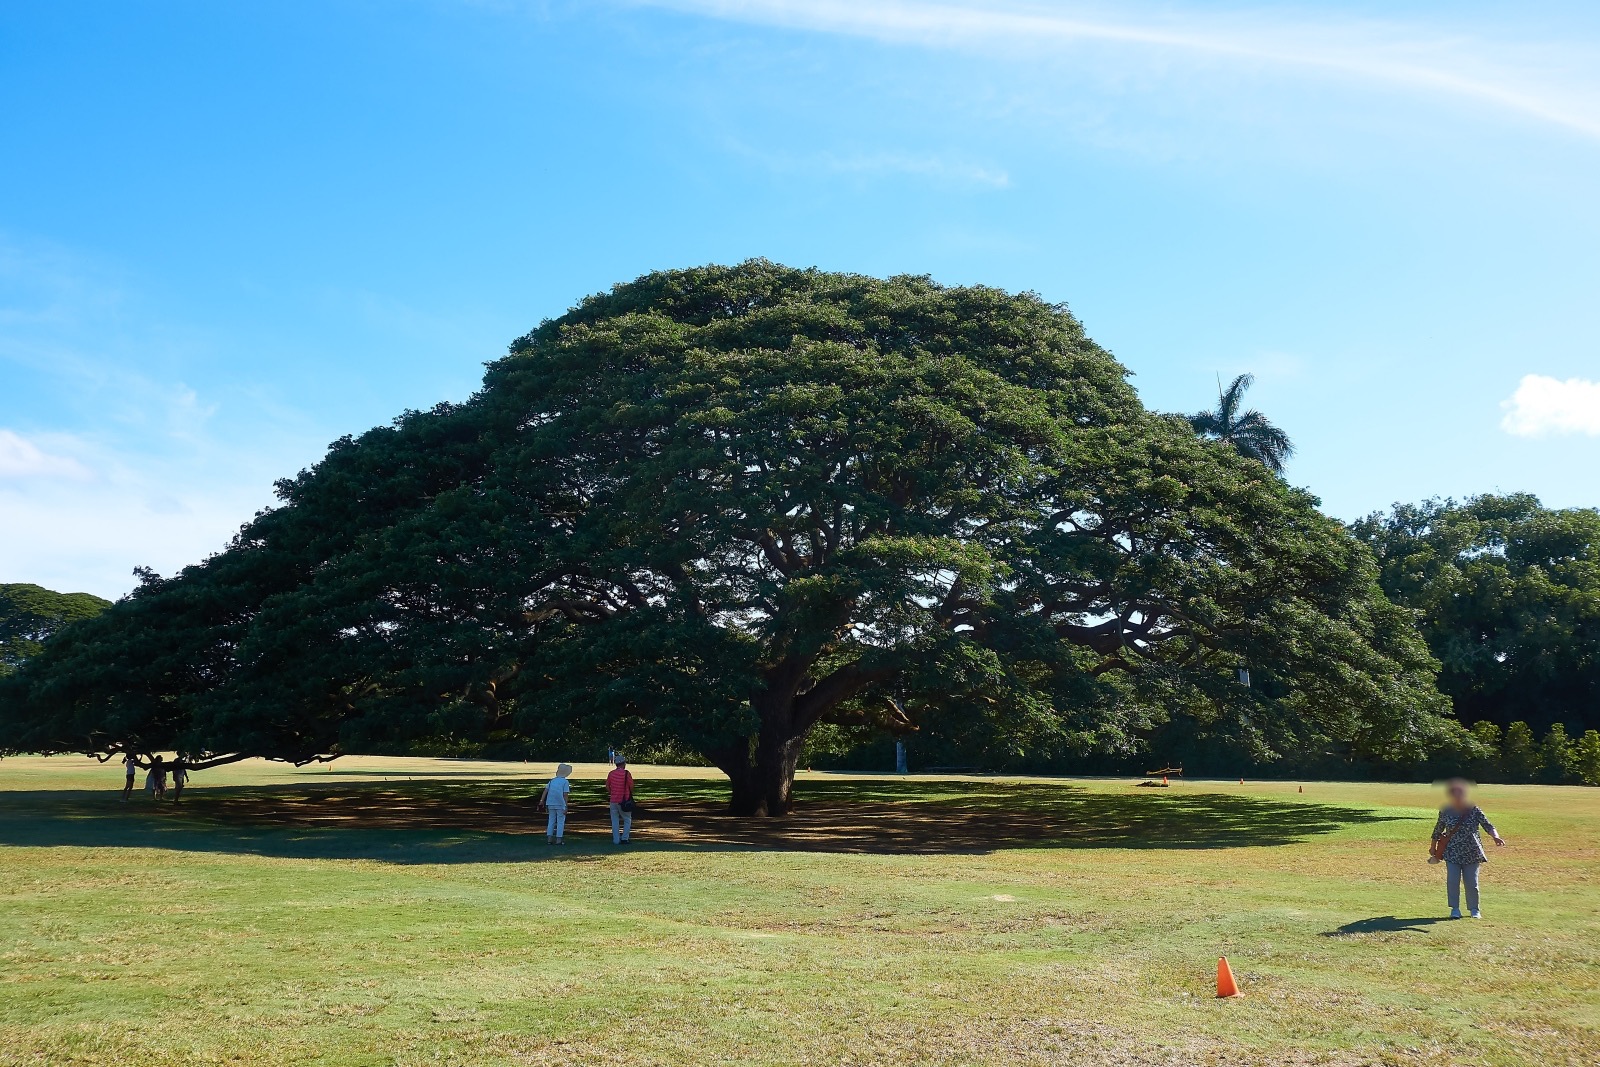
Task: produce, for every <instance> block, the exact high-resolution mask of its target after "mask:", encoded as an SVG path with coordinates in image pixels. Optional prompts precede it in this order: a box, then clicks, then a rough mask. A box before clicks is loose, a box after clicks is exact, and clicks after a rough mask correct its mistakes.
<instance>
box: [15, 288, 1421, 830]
mask: <svg viewBox="0 0 1600 1067" xmlns="http://www.w3.org/2000/svg"><path fill="white" fill-rule="evenodd" d="M279 495H280V497H281V500H282V505H281V506H280V507H278V508H276V509H275V510H272V511H270V512H268V513H265V514H263V515H261V516H260V517H259V518H257V519H256V520H255V521H254V522H252V523H251V524H250V525H249V526H247V527H246V528H245V529H244V530H242V531H241V532H240V534H239V536H238V537H237V539H236V540H235V541H234V543H233V544H232V545H231V546H230V547H229V548H228V550H227V551H225V552H223V553H221V554H219V555H218V556H216V557H214V558H213V559H211V560H209V561H207V562H206V563H204V564H201V565H199V566H195V567H190V568H188V569H186V570H185V571H184V572H183V573H182V574H180V575H178V576H177V577H175V578H171V579H162V578H158V577H156V576H154V575H146V576H145V579H144V581H143V584H142V585H141V587H140V588H139V589H138V590H137V591H136V592H135V593H134V594H133V595H132V596H130V597H129V598H128V599H127V600H126V601H124V602H123V603H121V604H119V605H118V606H117V607H116V608H115V609H114V610H113V611H111V612H109V613H107V615H106V616H104V617H103V618H101V619H99V620H96V621H95V622H94V623H92V624H89V625H87V626H85V627H82V628H79V629H76V630H74V631H72V632H70V633H69V634H67V635H63V639H62V640H60V641H57V642H54V643H52V645H51V646H50V647H49V648H48V649H47V650H46V652H45V654H44V655H43V656H41V657H40V658H39V659H38V660H37V661H36V663H35V664H33V665H32V666H30V668H29V670H27V671H26V672H24V674H23V676H22V677H21V680H20V682H19V684H18V685H16V686H14V687H13V693H14V696H13V699H11V700H10V701H9V702H8V703H7V709H8V710H7V711H6V712H5V717H4V718H3V719H0V746H3V747H4V748H7V749H10V750H13V751H15V750H18V749H50V748H58V749H59V748H73V749H79V750H83V751H103V750H106V749H107V748H109V747H114V746H118V745H124V744H126V745H135V746H140V747H145V748H148V747H150V746H156V745H160V746H163V747H177V748H179V749H181V750H183V751H185V752H187V753H190V754H191V755H196V756H200V757H206V756H211V757H221V758H226V757H227V756H231V755H237V754H263V755H270V756H275V757H280V758H289V759H296V760H305V759H311V758H314V757H316V756H318V755H322V754H331V753H339V752H347V751H373V750H379V751H381V750H384V749H386V748H388V749H393V748H399V747H403V746H406V745H409V744H412V743H415V742H417V741H418V740H428V741H429V742H430V743H433V744H438V743H440V742H443V741H449V740H451V739H454V740H456V741H460V740H462V739H467V740H471V739H478V740H483V739H489V738H494V737H520V738H533V739H548V740H551V741H555V740H560V739H568V738H572V737H574V736H598V735H600V734H602V733H606V734H608V735H609V736H617V735H618V734H621V735H623V736H624V737H627V738H630V739H633V740H637V741H639V742H641V743H669V742H670V743H675V744H681V745H683V746H685V747H688V748H691V749H694V750H695V751H698V752H700V753H702V754H704V755H705V756H706V757H707V758H708V759H710V760H711V761H712V762H714V763H715V764H716V765H717V766H719V767H721V768H722V769H723V770H724V771H726V772H727V773H728V775H729V776H730V778H731V779H732V782H733V803H734V806H735V808H736V809H738V810H742V811H748V812H768V813H778V812H782V811H785V810H787V807H788V804H789V788H790V783H791V781H792V778H793V774H794V770H795V765H796V762H797V761H798V759H799V758H800V755H801V751H802V745H803V742H804V739H805V738H806V736H807V735H808V733H809V732H810V731H811V730H812V729H813V728H814V727H816V726H817V725H819V724H822V723H830V724H835V725H842V726H844V727H848V726H850V725H851V724H856V725H861V724H868V725H873V726H876V727H878V728H881V729H887V730H890V731H910V730H914V729H916V728H918V727H919V726H921V725H923V724H932V723H936V722H939V721H941V720H945V721H954V720H960V721H966V722H969V723H970V724H971V728H972V729H975V730H986V731H988V732H989V733H991V734H1003V735H1004V736H1005V737H1006V738H1008V743H1011V744H1026V743H1029V741H1028V739H1029V738H1034V737H1046V738H1050V739H1053V740H1054V741H1056V742H1062V741H1065V742H1068V743H1070V744H1072V745H1075V746H1077V747H1079V748H1080V749H1091V748H1096V747H1098V748H1102V749H1105V748H1118V747H1122V748H1128V747H1132V746H1134V745H1136V744H1137V743H1138V742H1139V740H1140V739H1141V738H1143V737H1145V736H1148V735H1149V734H1150V733H1151V732H1152V731H1156V730H1161V729H1166V728H1171V727H1173V725H1174V724H1180V725H1179V727H1178V728H1180V729H1182V730H1184V731H1187V732H1188V733H1190V734H1196V735H1207V736H1210V735H1214V734H1220V735H1226V736H1227V737H1229V738H1231V739H1233V740H1234V742H1235V743H1237V744H1240V745H1243V746H1245V747H1247V748H1248V749H1249V750H1250V751H1252V752H1255V753H1257V754H1262V755H1265V754H1270V753H1272V752H1275V751H1276V752H1282V751H1290V750H1300V749H1306V748H1311V749H1317V750H1321V749H1327V748H1337V749H1339V750H1341V751H1347V752H1353V753H1378V752H1385V753H1389V752H1406V753H1420V752H1421V751H1422V750H1424V749H1426V748H1427V747H1429V746H1430V745H1432V744H1434V743H1436V741H1437V739H1438V738H1439V736H1440V735H1441V733H1442V732H1443V730H1444V727H1443V724H1442V722H1441V720H1439V719H1438V718H1436V715H1437V713H1438V712H1439V711H1440V710H1441V708H1442V707H1443V701H1442V700H1441V698H1440V697H1439V695H1438V693H1437V690H1436V689H1435V688H1434V686H1433V684H1432V672H1433V663H1432V660H1431V657H1430V656H1429V655H1428V652H1427V649H1426V647H1425V646H1424V644H1423V643H1422V641H1421V639H1420V638H1419V637H1418V635H1417V632H1416V629H1415V627H1414V626H1413V624H1412V621H1411V619H1410V618H1409V616H1408V614H1407V613H1406V612H1404V611H1401V610H1399V609H1397V608H1395V607H1394V606H1392V605H1391V604H1390V603H1389V602H1388V601H1387V600H1386V599H1384V597H1383V596H1382V594H1381V593H1380V592H1379V589H1378V586H1377V581H1376V579H1377V571H1376V567H1375V565H1374V563H1373V560H1372V557H1371V555H1370V553H1369V552H1368V551H1367V549H1366V548H1365V547H1363V546H1362V545H1361V544H1360V543H1358V542H1357V541H1356V540H1355V539H1354V538H1352V537H1351V536H1350V535H1349V533H1348V532H1347V531H1346V530H1345V529H1344V528H1343V526H1341V525H1340V524H1339V523H1337V522H1335V521H1333V520H1331V519H1329V518H1327V517H1325V516H1323V515H1322V514H1320V513H1319V512H1318V511H1317V508H1316V504H1317V501H1316V500H1315V498H1313V497H1311V496H1310V495H1308V494H1307V493H1305V492H1303V491H1301V490H1297V489H1294V488H1291V487H1289V486H1288V485H1286V484H1284V483H1283V482H1282V481H1281V480H1280V479H1278V478H1277V477H1274V476H1273V475H1271V474H1270V473H1269V472H1268V471H1267V470H1265V469H1264V468H1263V467H1262V466H1261V465H1260V464H1259V463H1257V462H1255V461H1253V460H1251V459H1249V458H1246V457H1244V456H1242V455H1241V454H1240V453H1239V452H1238V451H1237V450H1236V449H1235V448H1233V447H1231V446H1228V445H1223V444H1217V443H1214V442H1208V441H1205V440H1201V439H1198V438H1197V437H1196V436H1195V435H1194V433H1193V432H1192V431H1191V429H1190V427H1189V425H1188V424H1187V422H1186V421H1185V420H1183V419H1181V418H1173V417H1170V416H1162V415H1156V414H1153V413H1150V412H1147V411H1145V410H1144V409H1143V408H1142V407H1141V405H1140V404H1139V401H1138V399H1137V397H1136V396H1135V394H1134V392H1133V390H1132V389H1131V388H1130V387H1129V385H1128V384H1127V382H1126V380H1125V371H1124V370H1123V368H1122V367H1121V366H1119V365H1118V364H1117V363H1116V362H1115V361H1114V360H1113V359H1112V358H1111V357H1110V356H1109V355H1108V354H1107V353H1106V352H1104V351H1103V350H1102V349H1100V348H1099V347H1098V346H1096V345H1095V344H1094V343H1093V342H1092V341H1090V340H1089V339H1088V338H1087V337H1085V336H1084V333H1083V331H1082V328H1081V327H1080V326H1079V324H1078V323H1077V321H1076V320H1075V319H1073V318H1072V317H1071V316H1070V315H1069V314H1068V313H1067V312H1066V311H1065V309H1063V308H1060V307H1054V306H1051V305H1048V304H1045V303H1043V302H1041V301H1040V300H1038V299H1036V298H1034V297H1031V296H1012V295H1008V294H1005V293H1002V292H999V291H996V290H991V289H982V288H944V287H941V286H938V285H935V284H933V283H932V282H930V281H928V280H926V279H921V278H896V279H891V280H889V281H878V280H873V279H869V278H863V277H858V276H847V275H834V274H824V273H820V272H816V271H796V270H790V269H787V268H783V267H778V266H774V265H772V264H768V263H764V262H752V263H748V264H745V265H743V266H740V267H737V268H731V269H729V268H707V269H703V270H692V271H682V272H672V273H662V274H653V275H649V276H647V277H645V278H642V279H640V280H639V281H637V282H634V283H632V284H629V285H625V286H621V287H619V288H618V289H616V290H614V291H613V292H611V293H609V294H606V295H601V296H596V297H593V298H590V299H589V300H587V301H585V302H584V303H583V304H582V305H580V306H579V307H578V308H577V309H575V310H574V311H572V312H571V313H569V314H568V315H566V316H564V317H563V318H561V319H559V320H556V321H552V322H547V323H545V324H544V325H543V326H541V327H540V328H539V329H537V330H535V331H534V332H533V333H530V334H529V335H527V336H526V337H524V338H522V339H521V340H519V341H517V342H516V343H515V344H514V345H513V346H512V350H511V353H510V354H509V355H508V356H507V357H506V358H504V359H502V360H500V361H499V362H497V363H495V364H493V365H491V366H490V368H489V371H488V374H487V376H486V378H485V381H484V387H483V389H482V391H481V392H480V393H479V394H477V395H476V396H475V397H473V398H472V399H471V400H470V401H468V402H467V403H464V404H460V405H442V406H440V407H438V408H436V409H434V410H432V411H428V412H413V413H410V414H408V415H406V416H404V417H403V418H401V419H400V420H398V421H397V422H396V423H395V425H394V426H393V427H391V428H385V429H377V430H373V431H371V432H369V433H367V434H364V435H362V437H361V438H359V439H356V440H350V439H346V440H343V441H340V442H337V443H336V444H335V445H334V446H333V448H332V449H331V450H330V452H329V453H328V455H327V457H326V458H325V459H324V460H323V461H322V462H321V463H320V464H318V466H317V467H316V468H315V469H313V470H310V471H306V472H304V473H302V474H301V475H300V476H299V477H297V478H294V479H291V480H288V481H285V482H283V483H281V484H280V486H279ZM1241 667H1247V668H1248V669H1249V670H1250V672H1251V677H1252V684H1251V685H1250V686H1245V685H1241V684H1240V683H1239V681H1238V675H1237V672H1238V670H1239V669H1240V668H1241Z"/></svg>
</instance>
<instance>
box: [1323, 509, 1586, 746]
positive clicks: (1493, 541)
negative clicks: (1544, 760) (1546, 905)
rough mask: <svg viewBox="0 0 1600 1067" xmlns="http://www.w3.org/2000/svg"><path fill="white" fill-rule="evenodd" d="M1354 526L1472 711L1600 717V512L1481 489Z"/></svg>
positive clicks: (1456, 698)
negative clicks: (1468, 496) (1484, 493)
mask: <svg viewBox="0 0 1600 1067" xmlns="http://www.w3.org/2000/svg"><path fill="white" fill-rule="evenodd" d="M1355 532H1356V535H1357V536H1358V537H1360V538H1361V539H1362V540H1363V541H1365V542H1367V543H1368V544H1369V545H1371V546H1372V550H1373V552H1374V553H1375V554H1376V555H1377V557H1378V562H1379V580H1380V581H1381V582H1382V584H1383V588H1384V591H1385V592H1386V593H1387V594H1388V595H1389V597H1390V598H1391V599H1392V600H1394V601H1395V602H1396V603H1398V604H1400V605H1403V606H1404V607H1407V608H1410V609H1412V610H1413V611H1415V612H1416V613H1417V617H1418V619H1419V621H1420V625H1421V627H1422V632H1423V635H1424V636H1425V637H1426V638H1427V641H1428V644H1429V647H1431V648H1432V650H1433V654H1434V655H1435V656H1436V657H1438V659H1439V662H1440V664H1441V671H1440V675H1439V686H1440V688H1441V689H1442V690H1444V692H1445V693H1446V694H1447V695H1448V696H1449V697H1450V699H1451V700H1452V701H1453V702H1454V703H1455V710H1456V715H1457V717H1458V718H1459V719H1460V720H1461V721H1462V722H1474V721H1478V720H1484V721H1487V722H1492V723H1495V724H1496V725H1498V726H1500V727H1501V728H1502V729H1504V728H1506V727H1509V726H1511V725H1512V724H1513V723H1515V722H1517V721H1522V722H1525V723H1527V724H1528V725H1529V726H1531V727H1532V728H1533V729H1534V730H1536V731H1539V732H1540V733H1543V732H1545V731H1548V730H1549V728H1550V726H1551V725H1552V724H1553V723H1556V722H1564V723H1566V724H1567V725H1569V726H1571V727H1574V728H1575V729H1576V730H1577V731H1578V732H1579V733H1582V732H1583V731H1585V730H1590V729H1596V728H1600V512H1597V511H1595V510H1593V509H1587V508H1574V509H1570V510H1553V509H1550V508H1545V507H1541V506H1540V504H1539V501H1538V499H1537V498H1535V497H1533V496H1529V495H1526V494H1518V495H1513V496H1481V497H1475V498H1473V499H1471V500H1468V501H1466V502H1464V503H1459V504H1458V503H1456V502H1454V501H1449V500H1445V501H1437V500H1435V501H1429V502H1427V503H1424V504H1420V505H1414V506H1412V505H1404V506H1397V507H1396V508H1395V509H1394V510H1393V512H1391V513H1389V514H1378V515H1373V516H1371V517H1369V518H1367V519H1365V520H1363V521H1361V522H1359V523H1357V524H1356V526H1355ZM1522 743H1524V742H1522V741H1520V740H1519V742H1518V744H1522ZM1518 758H1519V759H1521V758H1522V757H1518Z"/></svg>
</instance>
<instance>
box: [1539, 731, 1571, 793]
mask: <svg viewBox="0 0 1600 1067" xmlns="http://www.w3.org/2000/svg"><path fill="white" fill-rule="evenodd" d="M1539 764H1540V766H1539V771H1538V779H1539V781H1541V782H1545V783H1548V784H1550V785H1559V784H1560V783H1562V782H1564V781H1566V780H1567V779H1568V777H1569V776H1570V774H1571V771H1572V770H1573V768H1574V763H1573V750H1572V738H1570V737H1568V736H1567V727H1566V725H1565V724H1564V723H1559V722H1558V723H1552V724H1551V726H1550V730H1549V732H1548V733H1546V734H1545V735H1544V740H1543V741H1541V742H1539Z"/></svg>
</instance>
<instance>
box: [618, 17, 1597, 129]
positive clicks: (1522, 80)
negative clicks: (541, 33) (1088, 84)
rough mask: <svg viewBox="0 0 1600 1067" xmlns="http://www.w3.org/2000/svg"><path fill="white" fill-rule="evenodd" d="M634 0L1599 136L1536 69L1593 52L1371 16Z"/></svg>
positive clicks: (1579, 99)
mask: <svg viewBox="0 0 1600 1067" xmlns="http://www.w3.org/2000/svg"><path fill="white" fill-rule="evenodd" d="M636 2H638V3H641V4H644V5H647V6H654V7H664V8H670V9H672V10H676V11H682V12H685V13H691V14H697V15H702V16H707V17H711V18H719V19H726V20H733V21H740V22H747V23H756V24H763V25H772V26H781V27H786V28H791V29H800V30H810V31H816V32H823V33H833V34H841V35H847V36H854V37H866V38H871V39H875V40H880V41H885V42H889V43H895V44H914V45H922V46H927V47H937V48H953V49H971V48H974V47H988V48H995V47H1001V48H1007V49H1013V50H1016V49H1025V50H1026V49H1037V48H1039V47H1040V46H1041V45H1056V46H1062V45H1070V44H1081V43H1085V42H1100V43H1108V44H1123V45H1131V46H1137V47H1148V48H1158V49H1165V50H1169V51H1180V52H1189V53H1193V54H1196V55H1206V56H1214V57H1220V58H1224V59H1235V60H1242V61H1248V62H1252V63H1258V64H1263V65H1270V66H1278V67H1287V68H1298V69H1304V70H1311V71H1320V72H1323V73H1326V74H1332V75H1336V76H1344V77H1347V78H1350V79H1353V80H1356V81H1360V82H1365V83H1376V84H1387V85H1393V86H1401V87H1409V88H1412V89H1417V90H1423V91H1427V92H1431V93H1435V94H1440V95H1445V96H1453V97H1458V98H1465V99H1468V100H1473V101H1477V102H1480V103H1484V104H1489V105H1493V106H1494V107H1497V108H1499V109H1503V110H1505V111H1509V112H1514V113H1519V114H1522V115H1524V116H1527V117H1530V118H1535V119H1538V120H1540V121H1543V122H1547V123H1550V124H1553V125H1556V126H1560V127H1564V128H1566V129H1568V130H1571V131H1573V132H1575V133H1579V134H1582V135H1584V136H1586V137H1590V138H1595V139H1600V91H1597V88H1600V87H1596V86H1581V87H1578V88H1577V90H1576V91H1574V90H1573V89H1571V88H1569V87H1565V86H1557V85H1553V84H1549V83H1547V82H1543V81H1541V80H1540V78H1539V75H1540V74H1544V73H1545V72H1547V71H1548V70H1549V69H1551V68H1552V67H1559V66H1569V67H1573V68H1575V69H1588V70H1592V69H1595V68H1596V65H1597V57H1594V56H1574V55H1571V54H1567V53H1560V54H1558V50H1557V49H1556V48H1555V47H1553V46H1551V47H1541V48H1538V49H1535V50H1534V51H1533V52H1532V53H1530V54H1528V55H1527V62H1525V63H1524V65H1523V69H1519V68H1516V67H1513V66H1509V65H1507V63H1506V62H1505V60H1504V59H1503V58H1501V57H1503V56H1504V55H1506V54H1507V53H1508V52H1509V51H1510V50H1509V49H1507V48H1506V47H1504V46H1502V45H1498V44H1495V45H1490V44H1474V43H1473V42H1471V41H1470V40H1467V39H1463V38H1461V37H1459V36H1454V35H1453V36H1452V37H1450V38H1448V39H1447V38H1443V37H1439V36H1437V35H1430V33H1429V32H1428V31H1423V30H1420V29H1417V28H1415V27H1405V26H1401V25H1398V24H1380V23H1374V22H1356V21H1349V22H1344V23H1336V22H1331V21H1329V22H1323V23H1312V22H1305V23H1302V24H1298V25H1295V24H1265V23H1251V22H1247V21H1244V20H1243V19H1238V18H1236V19H1234V20H1232V21H1227V20H1223V19H1214V20H1210V22H1208V23H1207V24H1205V25H1202V24H1200V23H1198V22H1191V23H1180V22H1166V23H1163V22H1160V21H1157V20H1156V19H1154V18H1150V19H1148V20H1147V21H1144V22H1140V21H1123V22H1115V21H1108V20H1100V19H1096V18H1086V17H1084V18H1080V17H1072V16H1070V15H1067V14H1056V13H1051V12H1046V11H1042V10H1038V9H1032V10H1025V9H1021V8H1005V7H978V6H973V5H961V4H923V3H912V2H905V0H850V2H841V0H636ZM1491 54H1492V56H1493V58H1490V56H1491ZM1560 59H1567V60H1569V62H1567V63H1561V62H1557V60H1560ZM1573 61H1575V62H1573ZM1535 71H1537V72H1539V73H1537V74H1536V73H1534V72H1535Z"/></svg>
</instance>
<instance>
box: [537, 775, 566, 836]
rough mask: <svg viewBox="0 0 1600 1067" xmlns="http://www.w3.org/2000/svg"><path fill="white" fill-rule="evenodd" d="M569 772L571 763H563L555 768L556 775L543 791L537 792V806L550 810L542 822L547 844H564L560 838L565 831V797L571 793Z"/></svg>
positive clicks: (564, 834)
mask: <svg viewBox="0 0 1600 1067" xmlns="http://www.w3.org/2000/svg"><path fill="white" fill-rule="evenodd" d="M571 773H572V765H571V764H568V763H563V764H562V765H561V766H559V767H557V768H556V776H555V777H554V778H552V779H550V784H549V785H547V786H545V787H544V792H542V793H540V794H539V806H540V807H541V808H544V809H546V810H547V811H549V812H550V817H549V818H548V819H546V820H545V824H544V843H545V844H547V845H560V844H565V842H563V841H562V838H563V837H564V836H566V832H567V797H568V796H569V795H571V793H572V783H571V782H570V781H568V780H567V776H568V775H570V774H571Z"/></svg>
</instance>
